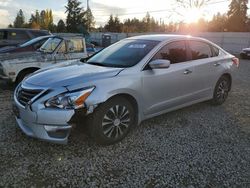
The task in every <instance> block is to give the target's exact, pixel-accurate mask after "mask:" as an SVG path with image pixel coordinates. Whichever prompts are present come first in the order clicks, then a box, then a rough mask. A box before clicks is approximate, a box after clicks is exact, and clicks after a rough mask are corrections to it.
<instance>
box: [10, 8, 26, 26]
mask: <svg viewBox="0 0 250 188" xmlns="http://www.w3.org/2000/svg"><path fill="white" fill-rule="evenodd" d="M24 24H25V17H24V14H23V11H22V9H20V10H19V12H18V13H17V16H16V18H15V21H14V23H13V25H14V27H15V28H22V27H23V26H24Z"/></svg>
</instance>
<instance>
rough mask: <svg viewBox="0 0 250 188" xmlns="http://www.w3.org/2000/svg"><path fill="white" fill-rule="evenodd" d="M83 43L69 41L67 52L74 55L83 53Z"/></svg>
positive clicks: (80, 40)
mask: <svg viewBox="0 0 250 188" xmlns="http://www.w3.org/2000/svg"><path fill="white" fill-rule="evenodd" d="M83 51H84V48H83V41H82V39H70V40H68V52H70V53H76V52H83Z"/></svg>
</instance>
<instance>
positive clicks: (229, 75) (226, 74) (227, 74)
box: [220, 73, 232, 91]
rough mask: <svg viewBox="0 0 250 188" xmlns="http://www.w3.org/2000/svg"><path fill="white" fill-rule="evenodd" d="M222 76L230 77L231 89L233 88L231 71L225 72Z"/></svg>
mask: <svg viewBox="0 0 250 188" xmlns="http://www.w3.org/2000/svg"><path fill="white" fill-rule="evenodd" d="M221 77H227V78H228V79H229V81H230V85H229V91H230V90H231V88H232V75H231V74H229V73H224V74H222V75H221ZM221 77H220V78H221Z"/></svg>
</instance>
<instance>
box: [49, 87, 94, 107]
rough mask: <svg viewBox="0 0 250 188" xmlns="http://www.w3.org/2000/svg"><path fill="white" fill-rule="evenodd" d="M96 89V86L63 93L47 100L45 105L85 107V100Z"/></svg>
mask: <svg viewBox="0 0 250 188" xmlns="http://www.w3.org/2000/svg"><path fill="white" fill-rule="evenodd" d="M94 89H95V87H90V88H84V89H80V90H74V91H71V92H67V93H62V94H60V95H57V96H55V97H52V98H50V99H49V100H47V101H46V102H45V106H46V107H52V108H61V109H78V108H81V107H84V102H85V100H86V99H87V98H88V96H89V95H90V94H91V92H92V91H93V90H94Z"/></svg>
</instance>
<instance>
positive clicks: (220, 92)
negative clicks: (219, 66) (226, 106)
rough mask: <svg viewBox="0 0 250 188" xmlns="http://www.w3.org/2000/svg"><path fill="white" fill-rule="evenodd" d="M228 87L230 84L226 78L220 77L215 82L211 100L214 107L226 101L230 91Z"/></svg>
mask: <svg viewBox="0 0 250 188" xmlns="http://www.w3.org/2000/svg"><path fill="white" fill-rule="evenodd" d="M230 85H231V82H230V79H229V78H228V77H227V76H222V77H221V78H220V79H219V80H218V81H217V83H216V86H215V88H214V94H213V99H212V103H213V104H214V105H221V104H223V103H224V102H225V101H226V99H227V97H228V93H229V91H230Z"/></svg>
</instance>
